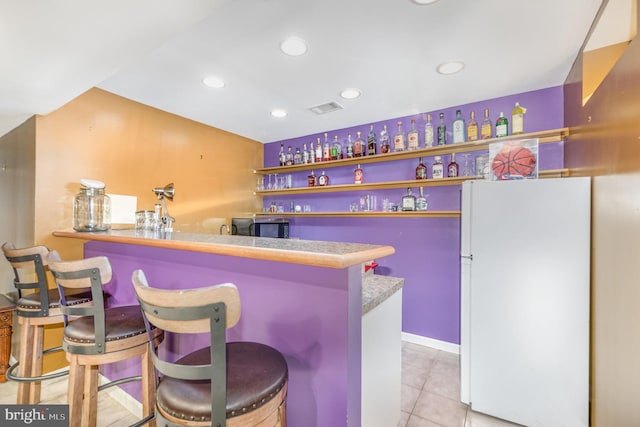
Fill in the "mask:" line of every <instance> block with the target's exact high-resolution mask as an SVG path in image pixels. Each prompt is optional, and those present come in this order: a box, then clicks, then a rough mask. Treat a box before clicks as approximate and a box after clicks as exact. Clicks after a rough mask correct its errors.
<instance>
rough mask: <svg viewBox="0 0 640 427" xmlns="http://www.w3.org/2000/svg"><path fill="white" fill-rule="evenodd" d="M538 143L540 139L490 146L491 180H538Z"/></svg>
mask: <svg viewBox="0 0 640 427" xmlns="http://www.w3.org/2000/svg"><path fill="white" fill-rule="evenodd" d="M538 143H539V141H538V138H531V139H517V140H510V141H498V142H494V143H493V144H490V145H489V179H491V180H492V181H505V180H512V179H537V178H538Z"/></svg>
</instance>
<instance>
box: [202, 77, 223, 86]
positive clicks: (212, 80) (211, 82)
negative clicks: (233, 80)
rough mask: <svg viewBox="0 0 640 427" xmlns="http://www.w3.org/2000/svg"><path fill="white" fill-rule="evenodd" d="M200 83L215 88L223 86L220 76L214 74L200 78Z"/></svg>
mask: <svg viewBox="0 0 640 427" xmlns="http://www.w3.org/2000/svg"><path fill="white" fill-rule="evenodd" d="M202 83H204V84H205V86H208V87H212V88H216V89H220V88H222V87H224V81H223V80H222V79H221V78H219V77H216V76H209V77H205V78H204V79H202Z"/></svg>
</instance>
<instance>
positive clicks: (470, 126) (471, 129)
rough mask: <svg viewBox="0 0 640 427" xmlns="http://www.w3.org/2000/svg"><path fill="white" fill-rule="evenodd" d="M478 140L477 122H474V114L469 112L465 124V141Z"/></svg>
mask: <svg viewBox="0 0 640 427" xmlns="http://www.w3.org/2000/svg"><path fill="white" fill-rule="evenodd" d="M477 140H478V122H477V121H476V112H475V111H472V112H471V117H470V118H469V123H467V141H477Z"/></svg>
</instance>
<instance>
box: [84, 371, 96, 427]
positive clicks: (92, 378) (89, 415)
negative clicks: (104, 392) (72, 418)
mask: <svg viewBox="0 0 640 427" xmlns="http://www.w3.org/2000/svg"><path fill="white" fill-rule="evenodd" d="M97 420H98V365H86V366H85V369H84V401H83V402H82V427H95V426H96V424H97Z"/></svg>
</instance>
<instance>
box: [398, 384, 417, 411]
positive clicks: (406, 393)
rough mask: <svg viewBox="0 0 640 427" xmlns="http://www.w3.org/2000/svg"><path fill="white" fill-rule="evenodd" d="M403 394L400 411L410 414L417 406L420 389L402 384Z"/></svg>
mask: <svg viewBox="0 0 640 427" xmlns="http://www.w3.org/2000/svg"><path fill="white" fill-rule="evenodd" d="M401 393H402V396H401V398H400V410H401V411H403V412H408V413H409V414H410V413H411V412H412V411H413V408H414V407H415V406H416V401H417V400H418V396H420V389H418V388H414V387H410V386H408V385H405V384H402V388H401Z"/></svg>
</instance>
